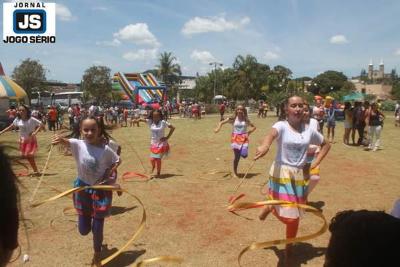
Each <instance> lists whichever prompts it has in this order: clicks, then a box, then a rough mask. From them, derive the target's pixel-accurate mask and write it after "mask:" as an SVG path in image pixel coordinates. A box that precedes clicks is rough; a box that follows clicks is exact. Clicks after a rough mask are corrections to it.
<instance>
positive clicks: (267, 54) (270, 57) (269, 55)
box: [264, 51, 280, 60]
mask: <svg viewBox="0 0 400 267" xmlns="http://www.w3.org/2000/svg"><path fill="white" fill-rule="evenodd" d="M264 58H265V59H266V60H275V59H278V58H280V56H279V54H277V53H274V52H272V51H267V52H265V54H264Z"/></svg>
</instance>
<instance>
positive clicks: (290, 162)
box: [254, 96, 330, 260]
mask: <svg viewBox="0 0 400 267" xmlns="http://www.w3.org/2000/svg"><path fill="white" fill-rule="evenodd" d="M285 111H286V114H287V119H286V120H285V121H278V122H277V123H275V124H274V125H273V126H272V130H271V131H270V133H269V134H268V135H267V136H266V137H265V139H264V141H263V143H262V144H261V145H260V146H259V147H258V148H257V151H256V156H255V157H254V159H255V160H258V159H260V158H261V157H263V156H265V155H266V154H267V153H268V151H269V148H270V147H271V145H272V142H273V141H274V140H276V141H277V153H276V156H275V161H274V163H273V164H272V166H271V169H270V172H269V180H268V186H269V198H270V199H274V200H283V201H288V202H293V203H295V204H304V203H306V199H305V194H306V192H307V180H308V177H309V169H313V168H314V167H315V166H318V165H319V164H320V162H321V160H322V159H323V158H324V157H325V156H326V154H327V153H328V151H329V149H330V145H329V144H327V143H326V142H325V140H324V137H323V135H322V134H320V133H319V132H318V131H316V130H315V129H312V128H311V127H309V126H307V125H306V124H305V123H304V120H303V118H304V100H303V99H302V98H301V97H299V96H292V97H290V98H289V99H288V100H287V102H286V104H285ZM310 144H315V145H321V151H320V153H319V154H318V156H317V158H316V159H315V161H313V163H311V166H307V167H305V166H306V164H307V150H308V147H309V145H310ZM271 211H272V212H273V213H274V214H275V215H276V216H277V217H278V219H279V220H280V221H281V222H283V223H284V224H286V238H288V239H289V238H294V237H296V235H297V230H298V227H299V221H300V220H299V217H300V216H301V214H302V210H301V209H299V208H296V207H287V206H274V207H273V208H272V207H270V206H267V207H266V208H264V209H263V211H262V212H261V213H260V215H259V218H260V220H265V218H266V217H267V215H268V214H269V213H270V212H271ZM290 254H291V245H287V246H286V250H285V257H286V259H287V260H288V259H289V258H290Z"/></svg>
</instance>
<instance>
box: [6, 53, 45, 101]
mask: <svg viewBox="0 0 400 267" xmlns="http://www.w3.org/2000/svg"><path fill="white" fill-rule="evenodd" d="M11 77H12V78H13V80H14V81H15V82H16V83H17V84H18V85H19V86H21V87H22V88H23V89H24V90H25V92H26V93H27V95H28V98H29V104H30V101H31V97H32V89H33V88H38V89H41V87H42V86H43V85H44V83H45V82H46V70H45V68H44V67H43V65H42V64H41V63H40V62H39V60H34V59H30V58H27V59H25V60H23V61H22V62H21V64H20V65H18V66H16V67H15V68H14V70H13V73H12V76H11Z"/></svg>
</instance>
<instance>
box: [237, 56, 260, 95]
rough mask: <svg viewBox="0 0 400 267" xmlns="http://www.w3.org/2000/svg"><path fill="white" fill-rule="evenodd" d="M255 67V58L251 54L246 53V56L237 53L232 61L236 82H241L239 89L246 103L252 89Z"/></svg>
mask: <svg viewBox="0 0 400 267" xmlns="http://www.w3.org/2000/svg"><path fill="white" fill-rule="evenodd" d="M257 67H258V63H257V59H256V58H255V57H254V56H252V55H246V57H243V56H242V55H238V56H237V57H236V58H235V61H234V62H233V68H234V69H235V71H236V80H237V83H236V84H242V86H241V87H242V88H241V89H242V90H240V91H241V93H243V95H244V98H245V100H246V103H247V101H248V100H249V95H250V92H251V91H253V86H254V83H253V81H254V79H255V77H254V76H255V74H256V70H257Z"/></svg>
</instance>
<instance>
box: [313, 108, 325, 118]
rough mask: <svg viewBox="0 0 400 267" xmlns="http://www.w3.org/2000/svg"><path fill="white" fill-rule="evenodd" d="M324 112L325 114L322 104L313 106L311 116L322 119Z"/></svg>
mask: <svg viewBox="0 0 400 267" xmlns="http://www.w3.org/2000/svg"><path fill="white" fill-rule="evenodd" d="M324 114H325V111H324V107H323V106H321V107H317V106H315V107H313V117H314V118H315V119H317V120H322V119H323V118H324Z"/></svg>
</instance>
